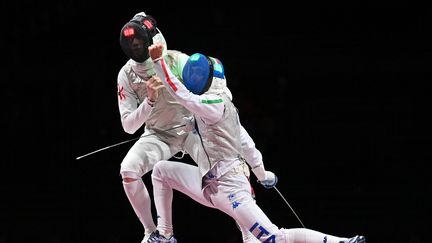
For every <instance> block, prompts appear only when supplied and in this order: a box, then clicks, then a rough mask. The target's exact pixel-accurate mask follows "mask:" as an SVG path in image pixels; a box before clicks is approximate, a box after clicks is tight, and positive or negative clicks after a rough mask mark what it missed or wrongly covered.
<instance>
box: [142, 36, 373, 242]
mask: <svg viewBox="0 0 432 243" xmlns="http://www.w3.org/2000/svg"><path fill="white" fill-rule="evenodd" d="M162 52H163V45H160V44H153V45H151V46H150V47H149V53H150V57H151V58H152V60H153V61H154V62H155V67H154V68H155V70H156V74H157V75H158V76H159V77H160V78H161V80H162V82H163V83H164V85H165V86H166V87H167V90H168V92H170V94H171V95H172V96H173V97H174V98H175V99H176V100H177V101H178V102H179V103H180V104H181V105H183V106H184V107H186V108H187V109H188V110H190V111H191V112H192V113H193V114H194V119H193V122H192V121H191V125H190V126H189V127H190V128H191V129H193V133H194V134H197V135H198V136H199V138H200V142H201V146H202V148H203V149H197V150H196V151H195V152H197V153H196V154H194V153H191V154H190V155H191V156H192V157H193V158H194V160H195V162H196V163H197V164H198V166H193V165H189V164H184V163H176V162H168V161H160V162H159V163H157V164H156V165H155V166H154V168H153V172H152V183H153V189H154V192H153V193H154V200H155V205H156V210H157V214H158V226H157V229H158V232H159V236H157V237H154V238H152V239H150V240H149V242H176V241H175V239H174V236H173V235H172V233H173V225H172V197H173V189H174V190H177V191H180V192H182V193H184V194H186V195H187V196H189V197H190V198H192V199H194V200H195V201H197V202H198V203H200V204H202V205H205V206H208V207H211V208H216V209H219V210H220V211H222V212H224V213H226V214H228V215H229V216H231V217H232V218H234V219H235V220H236V222H237V223H239V224H240V225H241V226H242V227H246V228H247V229H249V231H250V232H251V233H252V234H253V235H254V236H255V237H256V238H257V239H258V240H259V241H260V242H288V243H294V242H295V243H300V242H302V243H319V242H326V243H347V242H350V243H351V242H357V243H359V242H365V239H364V237H363V236H356V237H353V238H350V239H349V238H344V237H336V236H332V235H328V234H324V233H321V232H318V231H314V230H311V229H304V228H298V229H283V228H279V227H277V226H276V225H275V224H273V223H272V222H271V221H270V219H269V218H268V217H267V216H266V214H265V213H264V212H263V211H262V210H261V209H260V207H259V206H258V205H257V204H256V202H255V200H253V197H252V196H251V188H250V186H249V181H248V179H247V177H246V176H245V174H244V170H243V169H242V167H243V164H244V163H245V162H244V159H243V158H244V153H243V149H242V146H241V128H240V120H239V116H238V113H237V109H236V107H235V106H234V104H233V103H232V101H231V100H232V97H231V94H230V93H228V92H226V91H227V86H226V79H225V75H224V69H223V65H222V63H221V62H220V61H219V60H218V59H216V58H212V57H208V56H205V55H202V54H199V53H196V54H194V55H191V56H190V57H189V59H188V61H187V63H186V64H185V67H184V69H183V72H182V77H183V83H182V82H180V80H179V79H178V78H177V77H176V76H175V75H173V73H172V72H171V70H170V68H169V65H168V64H167V63H166V61H165V60H164V59H163V58H162ZM252 171H253V172H254V174H255V175H256V177H257V178H258V180H259V181H260V182H261V184H263V185H264V186H265V187H267V188H271V187H273V186H274V185H275V184H276V183H277V177H276V176H275V174H274V173H273V172H270V171H266V170H265V168H264V165H263V164H262V163H261V164H260V165H259V166H257V167H254V168H253V169H252ZM212 236H213V235H212Z"/></svg>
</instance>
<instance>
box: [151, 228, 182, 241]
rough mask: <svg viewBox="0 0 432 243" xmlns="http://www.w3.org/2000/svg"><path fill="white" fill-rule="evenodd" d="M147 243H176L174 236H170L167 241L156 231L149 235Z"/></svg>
mask: <svg viewBox="0 0 432 243" xmlns="http://www.w3.org/2000/svg"><path fill="white" fill-rule="evenodd" d="M147 243H177V240H176V238H174V235H171V237H169V238H168V239H167V238H165V236H163V235H161V234H159V231H157V230H156V231H155V232H153V233H152V234H151V235H150V237H149V239H148V240H147Z"/></svg>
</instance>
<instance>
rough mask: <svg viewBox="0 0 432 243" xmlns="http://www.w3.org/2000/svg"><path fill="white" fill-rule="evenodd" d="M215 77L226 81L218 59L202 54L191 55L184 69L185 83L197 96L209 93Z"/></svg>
mask: <svg viewBox="0 0 432 243" xmlns="http://www.w3.org/2000/svg"><path fill="white" fill-rule="evenodd" d="M214 77H216V78H220V79H225V76H224V68H223V65H222V63H221V62H220V61H219V60H218V59H216V58H213V57H208V56H206V55H203V54H200V53H195V54H193V55H191V56H190V57H189V59H188V60H187V62H186V64H185V66H184V68H183V73H182V78H183V83H184V85H185V86H186V88H187V89H188V90H189V91H191V92H192V93H194V94H196V95H201V94H204V93H205V92H207V91H208V90H209V88H210V87H211V86H212V82H213V78H214Z"/></svg>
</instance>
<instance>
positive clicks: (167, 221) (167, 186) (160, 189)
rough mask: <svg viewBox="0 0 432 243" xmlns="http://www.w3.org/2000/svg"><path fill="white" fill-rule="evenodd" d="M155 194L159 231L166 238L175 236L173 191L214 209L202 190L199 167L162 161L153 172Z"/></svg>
mask: <svg viewBox="0 0 432 243" xmlns="http://www.w3.org/2000/svg"><path fill="white" fill-rule="evenodd" d="M152 183H153V194H154V201H155V206H156V211H157V214H158V226H157V228H158V230H159V231H160V232H161V234H163V235H165V236H170V235H172V234H173V225H172V200H173V189H175V190H177V191H180V192H182V193H183V194H185V195H187V196H189V197H190V198H192V199H193V200H195V201H196V202H198V203H200V204H202V205H204V206H207V207H210V208H214V206H213V205H212V204H211V203H210V202H208V201H207V200H206V199H205V198H204V196H203V194H202V190H201V184H202V182H201V176H200V173H199V169H198V167H197V166H192V165H189V164H185V163H179V162H173V161H160V162H159V163H157V164H156V165H155V166H154V168H153V172H152Z"/></svg>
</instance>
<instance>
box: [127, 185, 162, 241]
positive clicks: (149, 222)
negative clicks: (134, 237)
mask: <svg viewBox="0 0 432 243" xmlns="http://www.w3.org/2000/svg"><path fill="white" fill-rule="evenodd" d="M123 188H124V190H125V192H126V195H127V197H128V199H129V202H130V204H131V205H132V208H133V209H134V211H135V214H136V215H137V216H138V218H139V220H140V221H141V223H142V225H143V226H144V233H145V234H150V233H151V232H153V231H155V229H156V225H155V224H154V221H153V216H152V213H151V199H150V196H149V193H148V191H147V188H146V187H145V185H144V182H143V181H142V180H141V179H137V180H135V181H132V182H125V181H123Z"/></svg>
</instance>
